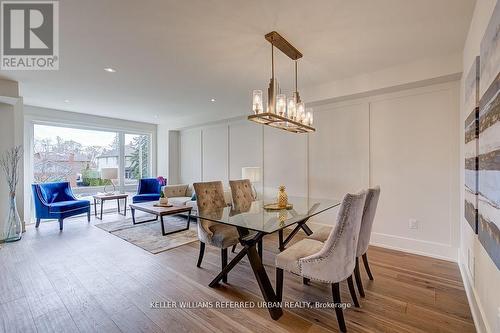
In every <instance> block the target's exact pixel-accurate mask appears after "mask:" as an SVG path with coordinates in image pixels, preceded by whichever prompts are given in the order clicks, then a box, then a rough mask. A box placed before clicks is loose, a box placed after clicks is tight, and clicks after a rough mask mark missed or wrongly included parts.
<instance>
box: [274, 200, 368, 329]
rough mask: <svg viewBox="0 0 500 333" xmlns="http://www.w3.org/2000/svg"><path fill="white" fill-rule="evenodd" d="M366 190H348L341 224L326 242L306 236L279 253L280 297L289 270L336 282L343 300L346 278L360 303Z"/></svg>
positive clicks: (335, 297)
mask: <svg viewBox="0 0 500 333" xmlns="http://www.w3.org/2000/svg"><path fill="white" fill-rule="evenodd" d="M365 198H366V192H364V191H363V192H361V193H358V194H346V196H345V197H344V200H343V202H342V206H341V207H340V211H339V214H338V216H337V225H336V226H335V228H334V229H332V231H331V232H330V235H329V236H328V238H327V240H326V241H325V242H324V243H323V242H320V241H318V240H314V239H309V238H305V239H302V240H300V241H299V242H297V243H295V244H293V245H292V246H290V247H289V248H287V249H286V250H284V251H283V252H281V253H279V254H278V255H277V256H276V293H277V298H278V301H281V300H282V298H283V271H284V270H286V271H289V272H291V273H294V274H296V275H299V276H302V277H305V278H307V279H311V280H316V281H320V282H325V283H329V284H331V285H332V296H333V301H334V302H335V303H337V304H339V303H341V299H340V286H339V283H340V282H342V281H344V280H346V279H347V282H348V285H349V291H350V293H351V297H352V299H353V302H354V304H355V305H356V306H359V303H358V300H357V298H356V291H355V290H354V283H353V281H352V274H353V272H354V267H355V265H356V249H357V246H358V238H359V230H360V227H361V218H362V217H363V208H364V205H365ZM335 313H336V315H337V321H338V324H339V329H340V330H341V331H342V332H345V331H346V327H345V322H344V314H343V312H342V308H341V307H340V306H336V307H335Z"/></svg>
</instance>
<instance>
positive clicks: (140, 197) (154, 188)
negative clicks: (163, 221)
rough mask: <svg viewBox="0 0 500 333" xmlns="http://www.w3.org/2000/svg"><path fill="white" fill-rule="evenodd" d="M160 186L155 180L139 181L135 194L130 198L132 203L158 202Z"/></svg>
mask: <svg viewBox="0 0 500 333" xmlns="http://www.w3.org/2000/svg"><path fill="white" fill-rule="evenodd" d="M160 192H161V184H160V182H159V181H158V179H156V178H141V179H139V187H138V188H137V194H136V195H134V196H133V197H132V202H133V203H139V202H147V201H156V200H160Z"/></svg>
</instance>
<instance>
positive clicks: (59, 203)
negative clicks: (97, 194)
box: [31, 182, 90, 230]
mask: <svg viewBox="0 0 500 333" xmlns="http://www.w3.org/2000/svg"><path fill="white" fill-rule="evenodd" d="M31 189H32V190H33V198H34V203H35V216H36V224H35V226H36V227H37V228H38V226H39V225H40V220H41V219H57V220H58V221H59V230H63V220H64V219H65V218H67V217H70V216H75V215H80V214H84V213H87V221H89V222H90V201H89V200H78V199H77V198H75V196H74V194H73V191H71V187H70V185H69V183H68V182H57V183H43V184H32V185H31Z"/></svg>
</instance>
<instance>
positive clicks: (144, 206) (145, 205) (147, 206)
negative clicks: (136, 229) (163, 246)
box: [130, 201, 192, 236]
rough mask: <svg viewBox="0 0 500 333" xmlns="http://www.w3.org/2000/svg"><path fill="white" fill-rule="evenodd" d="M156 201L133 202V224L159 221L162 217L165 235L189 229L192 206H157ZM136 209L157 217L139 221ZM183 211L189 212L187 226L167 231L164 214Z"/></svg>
mask: <svg viewBox="0 0 500 333" xmlns="http://www.w3.org/2000/svg"><path fill="white" fill-rule="evenodd" d="M156 203H157V201H150V202H141V203H136V204H131V205H130V212H132V223H133V224H141V223H146V222H151V221H157V220H158V217H160V224H161V233H162V235H163V236H166V235H170V234H173V233H176V232H181V231H185V230H189V223H190V222H191V209H192V207H187V206H172V207H161V206H155V204H156ZM136 209H137V210H139V211H141V212H145V213H148V214H153V215H155V216H156V217H155V218H154V219H151V220H146V221H140V222H138V221H136V220H135V210H136ZM181 213H188V218H187V226H186V228H183V229H179V230H174V231H170V232H165V225H164V223H163V216H167V215H176V214H181Z"/></svg>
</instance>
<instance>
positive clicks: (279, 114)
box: [248, 31, 316, 133]
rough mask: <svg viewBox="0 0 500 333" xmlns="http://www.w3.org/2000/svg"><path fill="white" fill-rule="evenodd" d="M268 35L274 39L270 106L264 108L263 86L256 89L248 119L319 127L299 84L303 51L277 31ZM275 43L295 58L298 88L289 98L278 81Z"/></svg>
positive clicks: (301, 128)
mask: <svg viewBox="0 0 500 333" xmlns="http://www.w3.org/2000/svg"><path fill="white" fill-rule="evenodd" d="M265 38H266V40H267V41H268V42H269V43H271V81H270V82H269V88H268V89H267V110H266V112H264V107H263V105H264V101H263V98H262V90H254V91H253V96H252V111H253V114H252V115H250V116H248V120H251V121H254V122H256V123H259V124H264V125H268V126H272V127H276V128H279V129H282V130H286V131H289V132H293V133H310V132H314V131H316V129H315V128H314V127H313V126H312V125H313V115H312V109H310V108H308V109H307V110H306V108H305V104H304V102H302V101H301V99H300V95H299V91H298V87H297V82H298V80H297V60H298V59H300V58H302V53H300V52H299V51H298V50H297V49H296V48H295V47H294V46H293V45H292V44H290V43H289V42H288V41H287V40H286V39H285V38H283V37H282V36H281V35H280V34H279V33H277V32H276V31H272V32H270V33H268V34H266V36H265ZM275 46H276V47H277V48H278V49H279V50H280V51H281V52H283V53H284V54H286V55H287V56H288V57H289V58H290V59H292V60H294V61H295V91H294V92H293V93H292V96H290V97H288V98H287V96H286V95H285V94H283V93H282V92H281V89H280V87H279V84H278V81H277V80H276V78H275V77H274V47H275Z"/></svg>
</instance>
